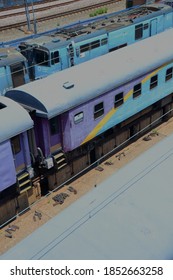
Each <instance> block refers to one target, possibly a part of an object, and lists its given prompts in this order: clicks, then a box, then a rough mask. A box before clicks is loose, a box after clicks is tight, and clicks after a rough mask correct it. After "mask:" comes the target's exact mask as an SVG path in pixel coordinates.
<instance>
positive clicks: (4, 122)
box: [0, 96, 33, 143]
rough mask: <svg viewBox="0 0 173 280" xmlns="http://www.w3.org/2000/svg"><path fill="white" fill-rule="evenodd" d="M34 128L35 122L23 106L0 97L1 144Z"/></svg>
mask: <svg viewBox="0 0 173 280" xmlns="http://www.w3.org/2000/svg"><path fill="white" fill-rule="evenodd" d="M31 127H33V121H32V120H31V118H30V116H29V114H28V113H27V112H26V110H25V109H24V108H22V106H20V105H19V104H17V103H16V102H14V101H13V100H10V99H9V98H7V97H4V96H0V132H1V133H0V143H1V142H3V141H5V140H7V139H10V138H11V137H13V136H16V135H18V134H20V133H22V132H23V131H26V130H28V129H30V128H31Z"/></svg>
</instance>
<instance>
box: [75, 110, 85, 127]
mask: <svg viewBox="0 0 173 280" xmlns="http://www.w3.org/2000/svg"><path fill="white" fill-rule="evenodd" d="M80 115H82V116H80ZM77 116H79V118H78V119H75V118H77ZM83 120H84V112H83V111H80V112H79V113H76V114H75V115H74V117H73V121H74V124H78V123H80V122H83Z"/></svg>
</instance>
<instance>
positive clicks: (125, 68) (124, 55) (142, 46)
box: [6, 29, 173, 118]
mask: <svg viewBox="0 0 173 280" xmlns="http://www.w3.org/2000/svg"><path fill="white" fill-rule="evenodd" d="M165 42H166V44H165ZM172 45H173V30H172V29H170V30H168V31H165V32H163V33H161V34H159V35H156V36H153V37H151V38H148V39H145V40H143V41H140V42H138V43H135V44H133V45H130V46H128V47H125V48H123V49H120V50H118V51H115V52H112V53H110V54H107V55H103V56H102V57H99V58H96V59H93V60H91V61H88V62H85V63H82V64H80V65H77V66H75V67H71V68H69V69H66V70H64V71H61V72H58V73H55V74H53V75H50V76H48V77H47V78H45V79H43V80H39V81H35V82H32V83H29V84H27V85H24V86H21V87H18V88H16V89H15V91H9V92H7V94H6V95H7V96H11V98H16V99H17V100H18V101H20V99H22V103H23V102H24V104H25V102H26V103H32V105H33V107H34V103H35V102H38V101H39V103H40V104H42V105H43V106H44V108H45V110H44V113H45V112H46V114H47V117H48V118H52V117H54V116H55V115H58V114H60V113H62V112H64V111H67V110H69V109H70V108H73V107H76V106H78V105H80V104H81V103H84V102H86V101H88V100H91V99H93V98H95V97H97V96H99V95H101V94H103V93H104V92H107V91H109V90H111V89H112V88H117V87H118V86H120V85H122V84H124V83H127V82H129V81H131V80H133V79H134V78H137V77H140V76H141V75H143V74H145V73H147V72H150V71H152V70H153V69H156V68H158V67H160V66H161V65H163V64H164V63H168V62H170V61H172V59H173V53H172ZM66 82H69V83H73V84H74V87H72V88H70V89H65V88H64V87H63V85H64V83H66ZM25 93H27V95H25ZM24 96H25V99H26V100H24ZM30 105H31V104H30ZM37 109H38V111H37V113H39V108H37Z"/></svg>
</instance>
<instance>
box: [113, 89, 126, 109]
mask: <svg viewBox="0 0 173 280" xmlns="http://www.w3.org/2000/svg"><path fill="white" fill-rule="evenodd" d="M123 103H124V92H123V91H121V92H119V93H117V94H116V95H115V97H114V108H118V107H120V106H121V105H122V104H123Z"/></svg>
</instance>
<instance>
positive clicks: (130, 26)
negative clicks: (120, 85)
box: [0, 3, 173, 95]
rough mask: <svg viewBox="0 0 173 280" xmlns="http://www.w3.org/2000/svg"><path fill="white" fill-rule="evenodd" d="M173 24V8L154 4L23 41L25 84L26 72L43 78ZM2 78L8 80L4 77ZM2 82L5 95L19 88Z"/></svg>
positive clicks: (149, 35)
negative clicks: (11, 89)
mask: <svg viewBox="0 0 173 280" xmlns="http://www.w3.org/2000/svg"><path fill="white" fill-rule="evenodd" d="M172 26H173V8H172V7H170V6H169V5H165V4H160V3H157V4H155V3H154V4H151V5H148V6H141V7H137V8H131V9H127V10H126V9H125V10H123V11H120V12H116V13H113V14H110V15H107V16H106V18H105V19H101V20H99V19H98V20H96V21H94V22H92V21H91V22H90V23H88V24H83V23H79V24H76V25H75V26H74V27H64V28H63V27H62V28H59V29H58V31H57V32H54V33H52V34H51V35H44V36H38V37H37V38H33V39H29V40H26V41H24V42H20V43H19V45H18V51H19V52H21V54H22V55H23V57H24V58H26V71H25V73H23V74H22V72H20V74H21V75H22V76H23V77H22V79H23V83H25V80H26V78H27V77H24V75H27V74H28V75H29V80H30V81H34V80H37V79H41V78H44V77H46V76H48V75H50V74H52V73H55V72H57V71H61V70H64V69H66V68H69V67H73V66H74V65H78V64H80V63H83V62H86V61H88V60H90V59H93V58H96V57H98V56H101V55H104V54H107V53H109V52H113V51H116V50H117V49H120V48H123V47H126V46H127V45H130V44H133V43H135V42H138V41H140V40H142V39H146V38H148V37H151V36H153V35H156V34H158V33H160V32H163V31H164V30H167V29H169V28H172ZM24 58H23V59H24ZM20 59H21V58H20ZM2 67H3V70H1V71H3V72H4V75H5V73H6V71H7V70H6V67H5V65H4V66H2ZM26 72H27V73H26ZM8 75H10V73H8ZM11 75H13V73H12V72H11ZM1 78H2V79H4V76H2V77H1ZM0 85H2V86H0V94H1V95H3V93H4V92H5V91H6V90H7V89H9V88H11V87H15V84H12V83H9V84H8V86H7V85H5V86H4V84H3V83H0Z"/></svg>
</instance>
